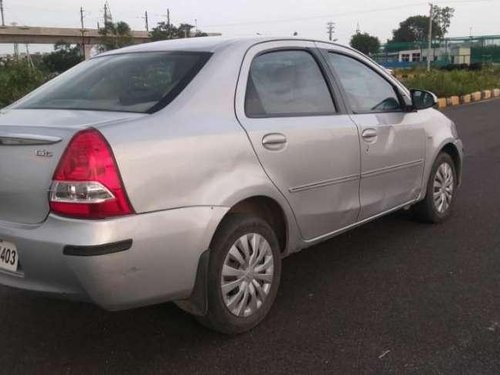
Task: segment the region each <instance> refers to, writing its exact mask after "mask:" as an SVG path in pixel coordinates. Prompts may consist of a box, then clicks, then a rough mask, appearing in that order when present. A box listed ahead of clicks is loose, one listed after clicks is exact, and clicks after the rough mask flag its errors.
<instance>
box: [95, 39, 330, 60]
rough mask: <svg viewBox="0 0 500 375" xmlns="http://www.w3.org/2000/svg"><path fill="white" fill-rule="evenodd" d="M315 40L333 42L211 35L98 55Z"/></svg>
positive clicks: (141, 45) (215, 48)
mask: <svg viewBox="0 0 500 375" xmlns="http://www.w3.org/2000/svg"><path fill="white" fill-rule="evenodd" d="M284 40H290V41H313V42H316V41H317V42H322V43H330V44H333V45H337V44H335V43H331V42H328V41H319V40H313V39H302V38H291V37H263V36H259V37H233V38H231V37H223V36H211V37H197V38H183V39H171V40H162V41H158V42H150V43H143V44H136V45H133V46H129V47H125V48H120V49H117V50H112V51H109V52H105V53H102V54H100V55H98V56H105V55H113V54H119V53H128V52H160V51H193V52H212V53H213V52H215V51H216V50H218V49H221V48H224V47H227V46H229V45H233V46H235V45H240V46H242V45H248V46H251V45H253V44H257V43H263V42H272V41H284Z"/></svg>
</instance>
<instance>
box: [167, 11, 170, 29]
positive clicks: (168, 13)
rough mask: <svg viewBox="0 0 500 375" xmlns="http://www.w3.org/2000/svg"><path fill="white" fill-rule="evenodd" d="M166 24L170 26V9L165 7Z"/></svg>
mask: <svg viewBox="0 0 500 375" xmlns="http://www.w3.org/2000/svg"><path fill="white" fill-rule="evenodd" d="M167 25H168V26H170V9H167Z"/></svg>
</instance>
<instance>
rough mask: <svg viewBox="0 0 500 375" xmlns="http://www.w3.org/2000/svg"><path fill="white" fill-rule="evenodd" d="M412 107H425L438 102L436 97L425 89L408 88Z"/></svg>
mask: <svg viewBox="0 0 500 375" xmlns="http://www.w3.org/2000/svg"><path fill="white" fill-rule="evenodd" d="M410 92H411V100H412V102H413V108H415V109H426V108H431V107H434V106H435V105H436V104H437V103H438V98H437V96H436V95H434V94H433V93H432V92H430V91H425V90H415V89H412V90H410Z"/></svg>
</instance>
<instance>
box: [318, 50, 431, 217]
mask: <svg viewBox="0 0 500 375" xmlns="http://www.w3.org/2000/svg"><path fill="white" fill-rule="evenodd" d="M325 57H326V59H327V61H328V63H329V65H330V67H331V68H332V69H333V71H334V72H335V76H336V78H337V80H338V81H339V82H340V84H341V86H342V87H343V89H344V90H343V91H344V93H345V98H346V102H347V104H348V105H349V107H350V110H351V113H352V114H351V116H352V118H353V120H354V122H356V124H357V125H358V127H359V130H360V144H361V183H360V200H361V213H360V217H359V220H363V219H366V218H369V217H372V216H374V215H377V214H380V213H382V212H385V211H387V210H390V209H392V208H396V207H398V206H401V205H404V204H407V203H409V202H412V201H413V200H415V199H416V198H417V197H418V195H419V193H420V190H421V186H422V176H423V170H424V155H425V142H426V136H425V131H424V127H423V123H422V122H421V121H420V120H419V119H420V117H419V115H418V114H417V113H416V112H413V111H410V112H408V111H406V110H405V108H404V101H403V97H402V94H401V93H400V92H399V91H398V89H397V87H396V86H395V84H394V83H393V82H391V81H390V79H389V78H388V77H386V76H385V75H384V73H383V72H382V71H381V69H380V67H377V66H376V65H375V64H373V63H372V62H371V61H369V60H367V59H365V58H364V57H362V56H361V55H358V54H355V53H353V52H352V51H348V50H342V49H340V50H329V51H327V52H326V54H325Z"/></svg>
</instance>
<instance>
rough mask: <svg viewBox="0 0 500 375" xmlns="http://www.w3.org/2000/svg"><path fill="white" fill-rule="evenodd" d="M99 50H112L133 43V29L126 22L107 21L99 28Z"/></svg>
mask: <svg viewBox="0 0 500 375" xmlns="http://www.w3.org/2000/svg"><path fill="white" fill-rule="evenodd" d="M99 35H101V37H100V40H99V46H98V48H99V50H100V51H110V50H113V49H117V48H122V47H126V46H129V45H131V44H133V38H132V30H131V29H130V26H129V25H128V24H127V23H126V22H122V21H121V22H117V23H113V22H106V23H105V25H104V27H103V28H101V29H99Z"/></svg>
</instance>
